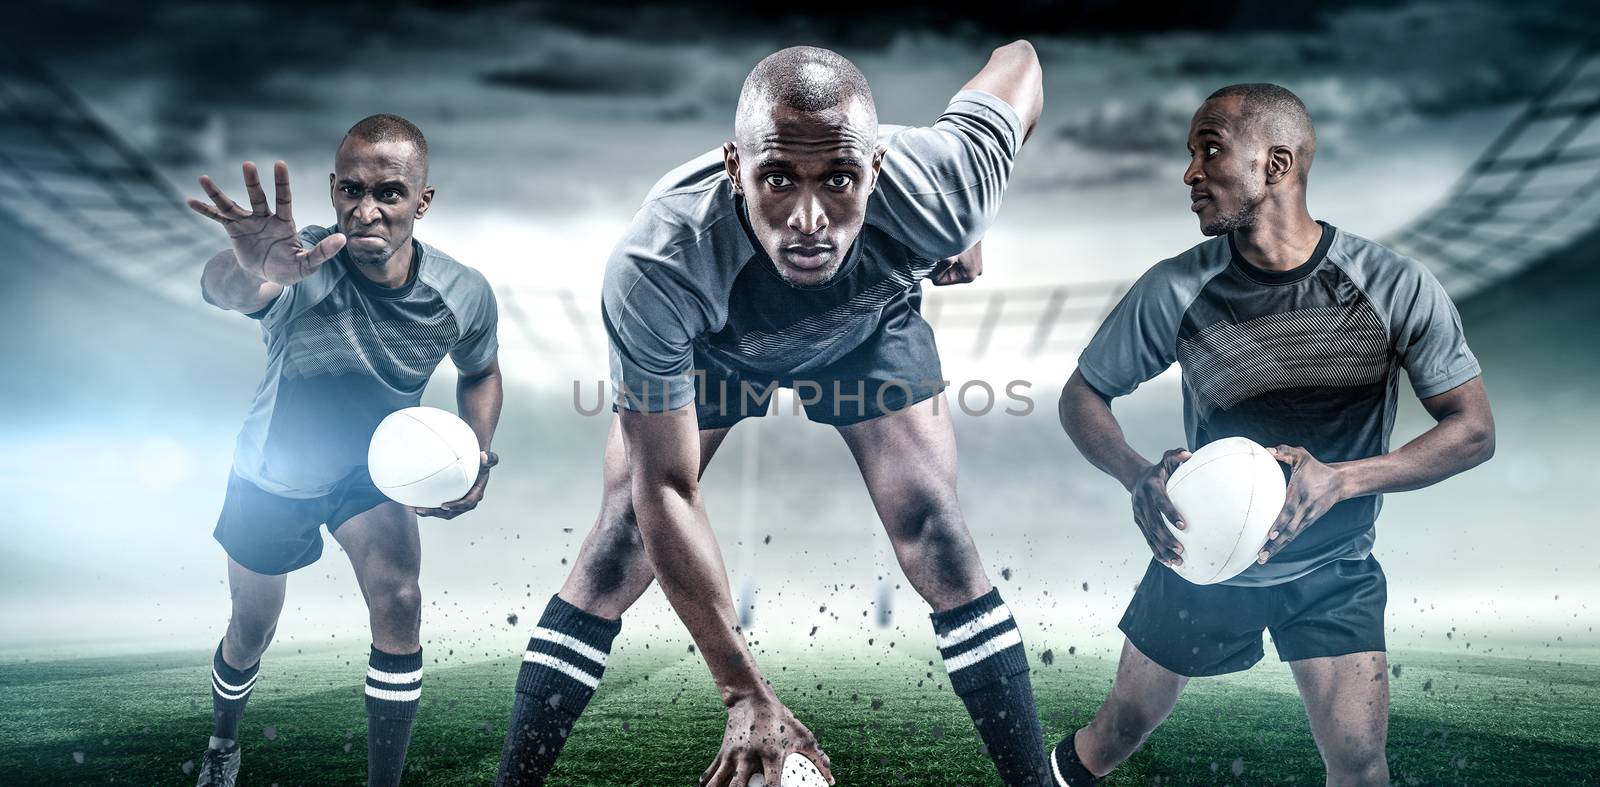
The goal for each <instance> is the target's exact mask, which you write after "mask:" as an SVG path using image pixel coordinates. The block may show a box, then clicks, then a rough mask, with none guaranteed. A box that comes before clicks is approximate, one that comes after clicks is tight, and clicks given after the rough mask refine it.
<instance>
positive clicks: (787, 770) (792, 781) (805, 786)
mask: <svg viewBox="0 0 1600 787" xmlns="http://www.w3.org/2000/svg"><path fill="white" fill-rule="evenodd" d="M778 778H779V780H780V781H782V782H783V783H782V784H780V785H778V787H828V780H827V779H824V778H822V771H819V770H817V766H816V765H815V764H813V763H812V762H811V760H810V759H809V758H808V757H806V756H805V755H804V754H801V753H799V752H794V753H792V754H790V755H789V756H788V757H786V758H784V760H783V773H782V774H780V775H779V777H778ZM766 784H767V777H766V775H765V774H760V773H758V774H756V775H754V776H751V777H750V787H766Z"/></svg>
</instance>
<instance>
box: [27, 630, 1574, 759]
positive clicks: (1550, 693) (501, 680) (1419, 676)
mask: <svg viewBox="0 0 1600 787" xmlns="http://www.w3.org/2000/svg"><path fill="white" fill-rule="evenodd" d="M837 650H838V652H825V653H824V654H823V657H819V655H818V649H817V648H810V649H804V650H802V651H801V653H803V654H804V655H800V654H795V655H792V656H789V657H787V658H785V657H784V656H782V655H781V654H779V653H770V654H768V655H766V656H764V657H763V661H764V666H765V667H766V670H767V672H768V675H769V676H770V677H771V679H772V681H773V683H774V685H776V686H777V687H778V689H779V691H780V693H781V695H782V696H783V697H784V698H785V700H786V701H787V702H788V703H789V704H790V706H791V707H792V708H794V709H795V711H796V712H797V713H798V714H799V716H800V717H801V718H802V719H803V720H806V721H807V723H808V724H810V726H811V727H812V729H813V730H814V731H815V732H817V734H818V736H819V737H820V738H821V740H822V742H823V745H824V747H825V748H826V749H827V750H828V752H829V754H830V756H831V757H832V758H833V762H834V773H835V775H836V776H838V777H839V781H840V784H841V785H873V786H874V787H876V786H877V785H899V784H906V785H989V784H995V783H997V782H996V781H995V779H994V777H993V776H992V775H991V773H990V769H989V765H988V762H987V761H986V760H985V759H983V757H982V756H981V755H980V754H979V752H978V749H977V739H976V737H975V735H974V734H973V732H972V730H971V727H970V723H969V722H968V720H967V717H966V715H965V713H964V711H963V710H962V707H961V704H960V702H959V700H957V698H956V697H955V695H954V694H952V693H951V692H950V690H949V688H948V685H947V683H946V681H945V680H944V676H943V674H942V670H941V669H940V667H939V666H937V661H936V660H934V659H933V654H932V652H931V651H929V652H927V653H918V652H912V653H899V654H895V655H890V656H884V655H882V654H881V653H873V654H870V655H869V654H867V653H866V652H865V651H861V652H860V653H859V654H857V655H852V654H851V653H850V652H849V651H848V649H847V648H846V647H845V646H839V648H838V649H837ZM890 652H891V653H894V652H893V651H890ZM1270 653H1271V651H1270V648H1269V656H1268V659H1267V661H1264V662H1263V663H1262V664H1261V665H1259V666H1257V667H1256V668H1255V669H1254V670H1252V671H1250V672H1248V673H1245V674H1243V675H1235V676H1229V677H1224V678H1216V679H1209V680H1201V681H1195V682H1194V683H1192V684H1191V685H1190V688H1189V690H1188V692H1187V693H1186V695H1185V697H1184V699H1183V701H1182V702H1180V703H1179V706H1178V709H1177V711H1176V712H1175V713H1174V714H1173V716H1172V718H1171V719H1170V720H1169V721H1168V722H1167V723H1166V725H1165V726H1164V727H1162V728H1161V729H1160V730H1158V731H1157V732H1156V734H1155V735H1154V736H1153V737H1152V738H1151V740H1150V742H1149V744H1148V745H1147V746H1146V747H1145V748H1144V750H1142V751H1141V752H1139V753H1138V754H1136V755H1135V756H1134V757H1133V759H1132V760H1130V761H1129V762H1128V763H1127V764H1126V765H1124V766H1123V768H1122V769H1120V770H1119V771H1118V772H1117V773H1116V774H1115V775H1114V777H1113V778H1112V779H1111V780H1110V782H1109V783H1110V784H1113V785H1118V784H1121V785H1128V784H1152V783H1158V784H1168V785H1180V784H1206V785H1211V784H1302V785H1305V784H1320V783H1321V782H1322V766H1321V761H1320V760H1319V759H1318V757H1317V753H1316V750H1315V748H1314V745H1313V743H1312V740H1311V735H1310V730H1309V728H1308V727H1307V724H1306V721H1305V718H1304V715H1303V713H1302V712H1301V710H1300V706H1299V700H1298V698H1297V696H1296V695H1295V693H1294V685H1293V681H1292V679H1291V677H1290V675H1289V672H1288V670H1287V669H1286V668H1285V667H1284V666H1283V665H1281V664H1279V663H1277V662H1276V661H1275V660H1274V659H1273V657H1272V656H1271V655H1270ZM1052 656H1053V658H1051V659H1050V663H1048V664H1046V663H1044V660H1043V659H1042V658H1040V654H1037V653H1036V654H1033V663H1034V666H1035V669H1036V672H1035V676H1034V685H1035V687H1036V689H1037V692H1038V696H1039V710H1040V715H1041V716H1042V718H1043V719H1044V725H1045V733H1046V737H1047V739H1048V740H1049V741H1054V740H1055V738H1056V737H1058V736H1060V735H1062V734H1064V733H1065V732H1066V731H1068V730H1069V729H1071V728H1073V727H1074V726H1075V725H1078V724H1080V723H1082V722H1083V721H1085V720H1086V719H1087V717H1088V715H1089V714H1090V713H1092V711H1093V709H1094V708H1095V707H1096V705H1097V704H1098V703H1099V701H1100V700H1101V699H1102V698H1103V696H1104V693H1105V690H1106V688H1107V686H1108V685H1109V683H1110V679H1111V676H1112V673H1113V669H1114V663H1113V662H1112V661H1110V660H1109V659H1108V658H1105V657H1100V656H1093V657H1091V656H1085V655H1074V654H1063V653H1054V654H1052ZM1391 659H1392V663H1394V664H1398V665H1400V671H1399V674H1398V675H1397V676H1396V677H1395V678H1394V679H1393V680H1392V687H1393V695H1394V703H1393V715H1392V723H1391V733H1390V762H1391V765H1392V769H1393V772H1394V776H1395V783H1396V784H1463V785H1467V784H1470V785H1497V784H1507V785H1509V784H1528V785H1575V784H1596V783H1600V777H1597V776H1596V773H1597V772H1600V666H1597V665H1596V664H1595V663H1594V662H1593V661H1586V662H1585V663H1571V662H1567V663H1562V662H1557V661H1554V660H1538V659H1534V658H1501V657H1483V656H1465V655H1460V656H1458V655H1455V654H1448V655H1446V654H1439V653H1426V652H1396V653H1393V654H1391ZM209 663H210V653H209V652H208V651H181V652H164V653H147V654H143V655H137V656H123V657H103V658H64V659H46V660H41V659H39V658H34V657H29V658H27V659H23V658H21V657H20V656H14V657H4V656H0V784H4V785H26V784H52V785H64V784H184V783H189V782H190V781H191V780H192V778H193V777H191V776H188V775H186V773H187V769H188V768H192V767H193V761H194V760H195V759H196V755H197V754H198V753H199V751H200V747H202V746H203V745H204V741H205V736H206V735H207V734H208V719H209V709H210V701H209V697H208V695H207V694H206V691H207V671H208V669H209ZM818 664H820V665H821V666H817V665H818ZM808 665H809V666H808ZM516 666H517V662H516V660H515V659H513V658H506V659H501V660H495V661H485V662H481V663H475V664H461V665H442V666H433V667H430V668H429V671H428V673H427V678H426V684H425V690H424V694H423V707H422V710H421V713H420V716H419V720H418V726H417V731H416V735H415V738H414V740H413V743H412V747H411V757H410V764H409V768H410V770H409V771H408V775H407V783H409V784H419V785H421V784H426V785H483V784H488V783H490V782H491V781H492V779H493V775H494V768H495V765H496V763H497V761H498V754H499V749H500V742H501V739H502V736H503V734H504V724H505V717H506V714H507V712H508V709H509V707H510V699H511V686H512V683H513V679H514V676H515V671H516ZM364 669H365V653H364V652H342V651H341V652H334V651H331V650H329V651H324V652H311V653H304V654H296V653H292V652H275V653H273V654H272V657H271V658H269V660H268V662H267V664H266V667H265V668H264V670H263V673H262V678H261V681H260V684H259V687H258V688H257V690H256V694H255V696H254V697H253V698H252V700H251V703H250V709H249V713H248V714H247V715H246V717H245V722H244V728H243V732H242V738H243V740H244V742H245V756H244V772H243V777H244V778H243V779H242V780H241V781H242V783H244V784H249V785H269V784H277V785H285V786H287V785H298V784H317V785H359V784H362V783H363V781H364V771H365V756H366V743H365V740H364V739H365V716H364V715H363V710H362V701H361V694H360V692H361V689H360V677H361V675H362V674H363V673H364ZM722 719H723V716H722V713H721V708H720V706H719V705H718V703H717V702H716V699H715V697H714V694H713V692H712V691H711V688H710V681H709V679H708V678H707V676H706V673H705V667H704V666H703V665H702V664H701V663H700V661H699V659H698V657H696V656H692V655H690V654H687V653H685V652H683V651H677V652H674V653H662V652H661V650H660V649H659V648H658V649H656V650H654V651H651V650H639V649H630V651H629V652H627V653H626V654H619V658H617V659H615V660H614V661H613V662H612V666H611V668H610V670H609V671H608V672H607V674H606V679H605V683H604V684H602V686H601V689H600V693H599V694H598V695H597V696H596V698H595V701H594V702H593V704H591V706H590V708H589V712H588V713H587V715H585V716H584V719H583V721H582V723H581V724H580V725H579V727H578V728H577V730H576V731H575V732H574V735H573V737H572V739H571V741H570V743H569V744H568V746H567V748H566V752H565V754H564V755H563V758H562V760H561V763H560V765H559V767H558V768H557V770H556V772H555V774H554V775H553V777H552V779H551V784H552V785H565V786H567V787H579V786H583V787H591V786H592V787H601V786H602V785H603V786H605V787H621V786H622V785H652V786H655V785H690V784H693V783H694V779H695V777H696V776H697V775H698V774H699V773H700V771H701V769H702V768H704V767H705V765H706V764H707V763H708V762H709V760H710V757H711V756H712V755H713V754H714V753H715V751H716V748H717V745H718V743H719V741H720V738H721V732H722Z"/></svg>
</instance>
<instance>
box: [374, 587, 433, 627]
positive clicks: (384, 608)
mask: <svg viewBox="0 0 1600 787" xmlns="http://www.w3.org/2000/svg"><path fill="white" fill-rule="evenodd" d="M369 595H370V599H371V600H370V602H369V603H370V604H371V606H372V610H371V611H372V613H373V615H374V616H375V617H380V618H383V619H384V620H386V621H388V622H389V623H391V624H394V625H402V626H403V625H405V624H408V623H410V622H412V621H416V620H419V619H420V618H421V616H422V587H421V586H420V585H419V584H417V582H416V581H415V580H407V581H399V582H390V583H385V584H384V585H382V586H381V587H376V588H372V591H371V593H370V594H369Z"/></svg>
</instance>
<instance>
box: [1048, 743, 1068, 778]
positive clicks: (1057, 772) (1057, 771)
mask: <svg viewBox="0 0 1600 787" xmlns="http://www.w3.org/2000/svg"><path fill="white" fill-rule="evenodd" d="M1068 740H1071V739H1070V738H1069V739H1068ZM1058 748H1059V747H1058ZM1050 774H1051V775H1053V776H1055V777H1056V787H1072V785H1070V784H1067V777H1065V776H1062V775H1061V766H1060V765H1057V764H1056V750H1055V749H1051V750H1050Z"/></svg>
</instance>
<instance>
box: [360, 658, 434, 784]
mask: <svg viewBox="0 0 1600 787" xmlns="http://www.w3.org/2000/svg"><path fill="white" fill-rule="evenodd" d="M421 699H422V651H421V650H418V651H417V652H416V653H411V654H408V655H405V656H396V655H394V654H392V653H384V652H383V651H381V650H378V648H377V647H373V648H372V657H371V659H370V660H369V661H368V662H367V784H368V785H369V787H393V786H394V785H398V784H399V783H400V773H401V772H402V771H404V770H405V767H406V747H408V746H410V745H411V724H412V722H414V721H415V720H416V718H417V704H418V702H419V701H420V700H421Z"/></svg>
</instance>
